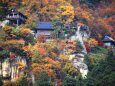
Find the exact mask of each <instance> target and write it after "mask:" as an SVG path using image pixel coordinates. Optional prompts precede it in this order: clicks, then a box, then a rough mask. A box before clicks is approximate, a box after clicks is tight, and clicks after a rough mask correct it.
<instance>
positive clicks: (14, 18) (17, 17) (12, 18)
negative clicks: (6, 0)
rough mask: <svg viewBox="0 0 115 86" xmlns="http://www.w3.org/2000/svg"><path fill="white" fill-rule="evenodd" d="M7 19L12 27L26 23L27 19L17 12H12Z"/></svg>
mask: <svg viewBox="0 0 115 86" xmlns="http://www.w3.org/2000/svg"><path fill="white" fill-rule="evenodd" d="M6 19H7V20H9V24H10V25H16V26H19V25H21V24H23V23H25V22H26V19H27V17H26V16H25V15H23V14H22V13H20V12H18V11H16V10H11V11H10V12H9V13H8V15H7V16H6Z"/></svg>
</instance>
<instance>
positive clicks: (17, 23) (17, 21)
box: [17, 19, 19, 27]
mask: <svg viewBox="0 0 115 86" xmlns="http://www.w3.org/2000/svg"><path fill="white" fill-rule="evenodd" d="M18 25H19V20H18V19H17V27H18Z"/></svg>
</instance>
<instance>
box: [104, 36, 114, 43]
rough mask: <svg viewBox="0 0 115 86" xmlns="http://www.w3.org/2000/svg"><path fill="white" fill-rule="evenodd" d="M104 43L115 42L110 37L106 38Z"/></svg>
mask: <svg viewBox="0 0 115 86" xmlns="http://www.w3.org/2000/svg"><path fill="white" fill-rule="evenodd" d="M102 41H103V42H112V41H113V42H114V40H113V39H112V38H111V37H109V36H105V37H104V39H103V40H102Z"/></svg>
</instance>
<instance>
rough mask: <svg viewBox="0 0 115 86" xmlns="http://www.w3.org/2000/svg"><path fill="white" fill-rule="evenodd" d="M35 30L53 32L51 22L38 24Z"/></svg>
mask: <svg viewBox="0 0 115 86" xmlns="http://www.w3.org/2000/svg"><path fill="white" fill-rule="evenodd" d="M36 29H37V30H53V25H52V23H51V22H39V23H38V24H37V26H36Z"/></svg>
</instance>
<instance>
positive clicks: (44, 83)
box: [35, 72, 53, 86]
mask: <svg viewBox="0 0 115 86" xmlns="http://www.w3.org/2000/svg"><path fill="white" fill-rule="evenodd" d="M35 86H53V83H52V82H51V78H50V77H49V76H48V74H47V73H46V72H42V73H40V74H39V78H38V79H37V80H36V83H35Z"/></svg>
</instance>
